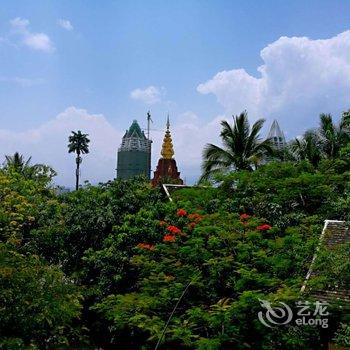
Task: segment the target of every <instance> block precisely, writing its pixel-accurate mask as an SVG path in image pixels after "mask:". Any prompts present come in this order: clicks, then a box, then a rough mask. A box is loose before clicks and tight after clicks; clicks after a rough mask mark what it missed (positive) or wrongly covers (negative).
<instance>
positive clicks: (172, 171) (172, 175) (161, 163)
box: [152, 116, 183, 186]
mask: <svg viewBox="0 0 350 350" xmlns="http://www.w3.org/2000/svg"><path fill="white" fill-rule="evenodd" d="M160 153H161V156H162V157H161V158H159V160H158V165H157V168H156V171H155V172H154V177H153V179H152V186H157V185H159V184H161V183H173V184H179V185H182V184H183V181H182V179H181V178H180V172H179V171H178V170H177V165H176V160H175V159H174V158H173V156H174V148H173V141H172V139H171V133H170V122H169V116H168V118H167V123H166V131H165V135H164V139H163V145H162V150H161V152H160Z"/></svg>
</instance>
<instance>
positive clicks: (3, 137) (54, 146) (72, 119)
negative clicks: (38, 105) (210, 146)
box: [0, 107, 223, 187]
mask: <svg viewBox="0 0 350 350" xmlns="http://www.w3.org/2000/svg"><path fill="white" fill-rule="evenodd" d="M222 118H223V117H217V118H216V119H215V120H213V121H212V122H210V123H203V122H201V121H200V120H199V118H198V117H197V116H196V115H195V114H194V113H193V112H191V111H188V112H185V113H183V114H181V115H179V116H178V117H177V118H174V120H176V122H175V123H173V121H172V119H171V120H170V122H171V133H172V137H173V143H174V149H175V159H176V161H177V164H178V168H179V171H180V172H181V176H182V177H183V178H186V180H187V181H189V182H193V181H195V180H196V179H197V178H198V177H199V175H200V164H201V154H202V149H203V147H204V145H205V143H207V142H218V135H219V130H220V124H219V121H220V120H221V119H222ZM184 121H186V122H184ZM131 122H132V120H130V124H131ZM154 127H155V128H156V129H158V131H152V134H151V138H152V139H153V146H152V170H155V167H156V164H157V162H158V159H159V157H160V150H161V146H162V141H163V137H164V131H163V130H165V120H164V123H163V122H162V123H160V122H159V121H156V120H155V124H154ZM159 129H161V131H160V130H159ZM72 130H74V131H76V130H81V131H82V132H84V133H87V134H89V138H90V140H91V142H90V153H89V154H87V155H84V156H83V163H82V167H81V172H82V178H81V179H82V181H84V180H89V181H90V182H92V183H96V182H99V181H108V180H111V179H113V178H114V177H115V174H116V171H115V169H116V152H117V149H118V147H119V146H120V144H121V140H122V136H123V134H124V132H125V131H124V130H123V131H121V130H116V129H115V128H114V127H113V126H112V125H111V124H110V123H109V122H108V121H107V119H106V118H105V117H104V116H103V115H100V114H90V113H88V112H87V111H86V110H84V109H79V108H76V107H69V108H67V109H66V110H64V111H63V112H62V113H60V114H58V115H57V116H56V117H55V118H53V119H51V120H49V121H48V122H46V123H44V124H42V125H40V126H38V127H37V128H35V129H31V130H26V131H23V132H14V131H11V130H4V129H2V130H1V129H0V149H1V154H0V163H1V162H2V160H1V159H4V155H5V154H13V153H14V152H16V151H18V152H20V153H22V154H24V155H25V156H26V157H29V156H32V160H33V162H35V163H45V164H49V165H51V166H52V167H53V168H54V169H55V170H56V171H57V172H58V176H57V178H56V180H55V182H56V183H57V184H60V185H65V186H70V187H73V186H74V168H75V161H74V155H73V154H68V152H67V143H68V136H69V135H70V133H71V131H72Z"/></svg>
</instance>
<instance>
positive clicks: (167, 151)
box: [160, 114, 174, 159]
mask: <svg viewBox="0 0 350 350" xmlns="http://www.w3.org/2000/svg"><path fill="white" fill-rule="evenodd" d="M160 154H161V155H162V157H163V158H164V159H172V158H173V155H174V148H173V141H172V139H171V133H170V121H169V114H168V118H167V122H166V131H165V135H164V139H163V145H162V151H161V152H160Z"/></svg>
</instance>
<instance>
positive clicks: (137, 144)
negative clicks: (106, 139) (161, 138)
mask: <svg viewBox="0 0 350 350" xmlns="http://www.w3.org/2000/svg"><path fill="white" fill-rule="evenodd" d="M151 144H152V141H151V140H150V139H148V138H147V137H146V135H145V133H144V132H143V131H142V130H141V128H140V126H139V124H138V123H137V121H136V120H134V121H133V122H132V124H131V126H130V128H129V130H126V132H125V135H124V136H123V140H122V144H121V146H120V148H119V149H118V160H117V178H119V179H130V178H132V177H133V176H137V175H145V176H147V178H148V179H150V175H151V166H150V164H151Z"/></svg>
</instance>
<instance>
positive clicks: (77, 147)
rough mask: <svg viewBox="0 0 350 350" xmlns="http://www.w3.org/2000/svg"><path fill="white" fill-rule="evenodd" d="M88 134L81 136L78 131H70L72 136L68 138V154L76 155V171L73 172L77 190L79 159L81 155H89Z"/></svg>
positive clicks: (80, 160)
mask: <svg viewBox="0 0 350 350" xmlns="http://www.w3.org/2000/svg"><path fill="white" fill-rule="evenodd" d="M88 136H89V135H88V134H83V133H82V132H81V131H80V130H78V131H77V132H75V131H72V135H70V136H69V138H68V141H69V143H68V153H76V154H77V156H76V159H75V162H76V170H75V178H76V181H75V189H76V190H78V188H79V176H80V174H79V167H80V163H81V162H82V158H81V157H80V155H81V154H87V153H89V142H90V140H89V139H88Z"/></svg>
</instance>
